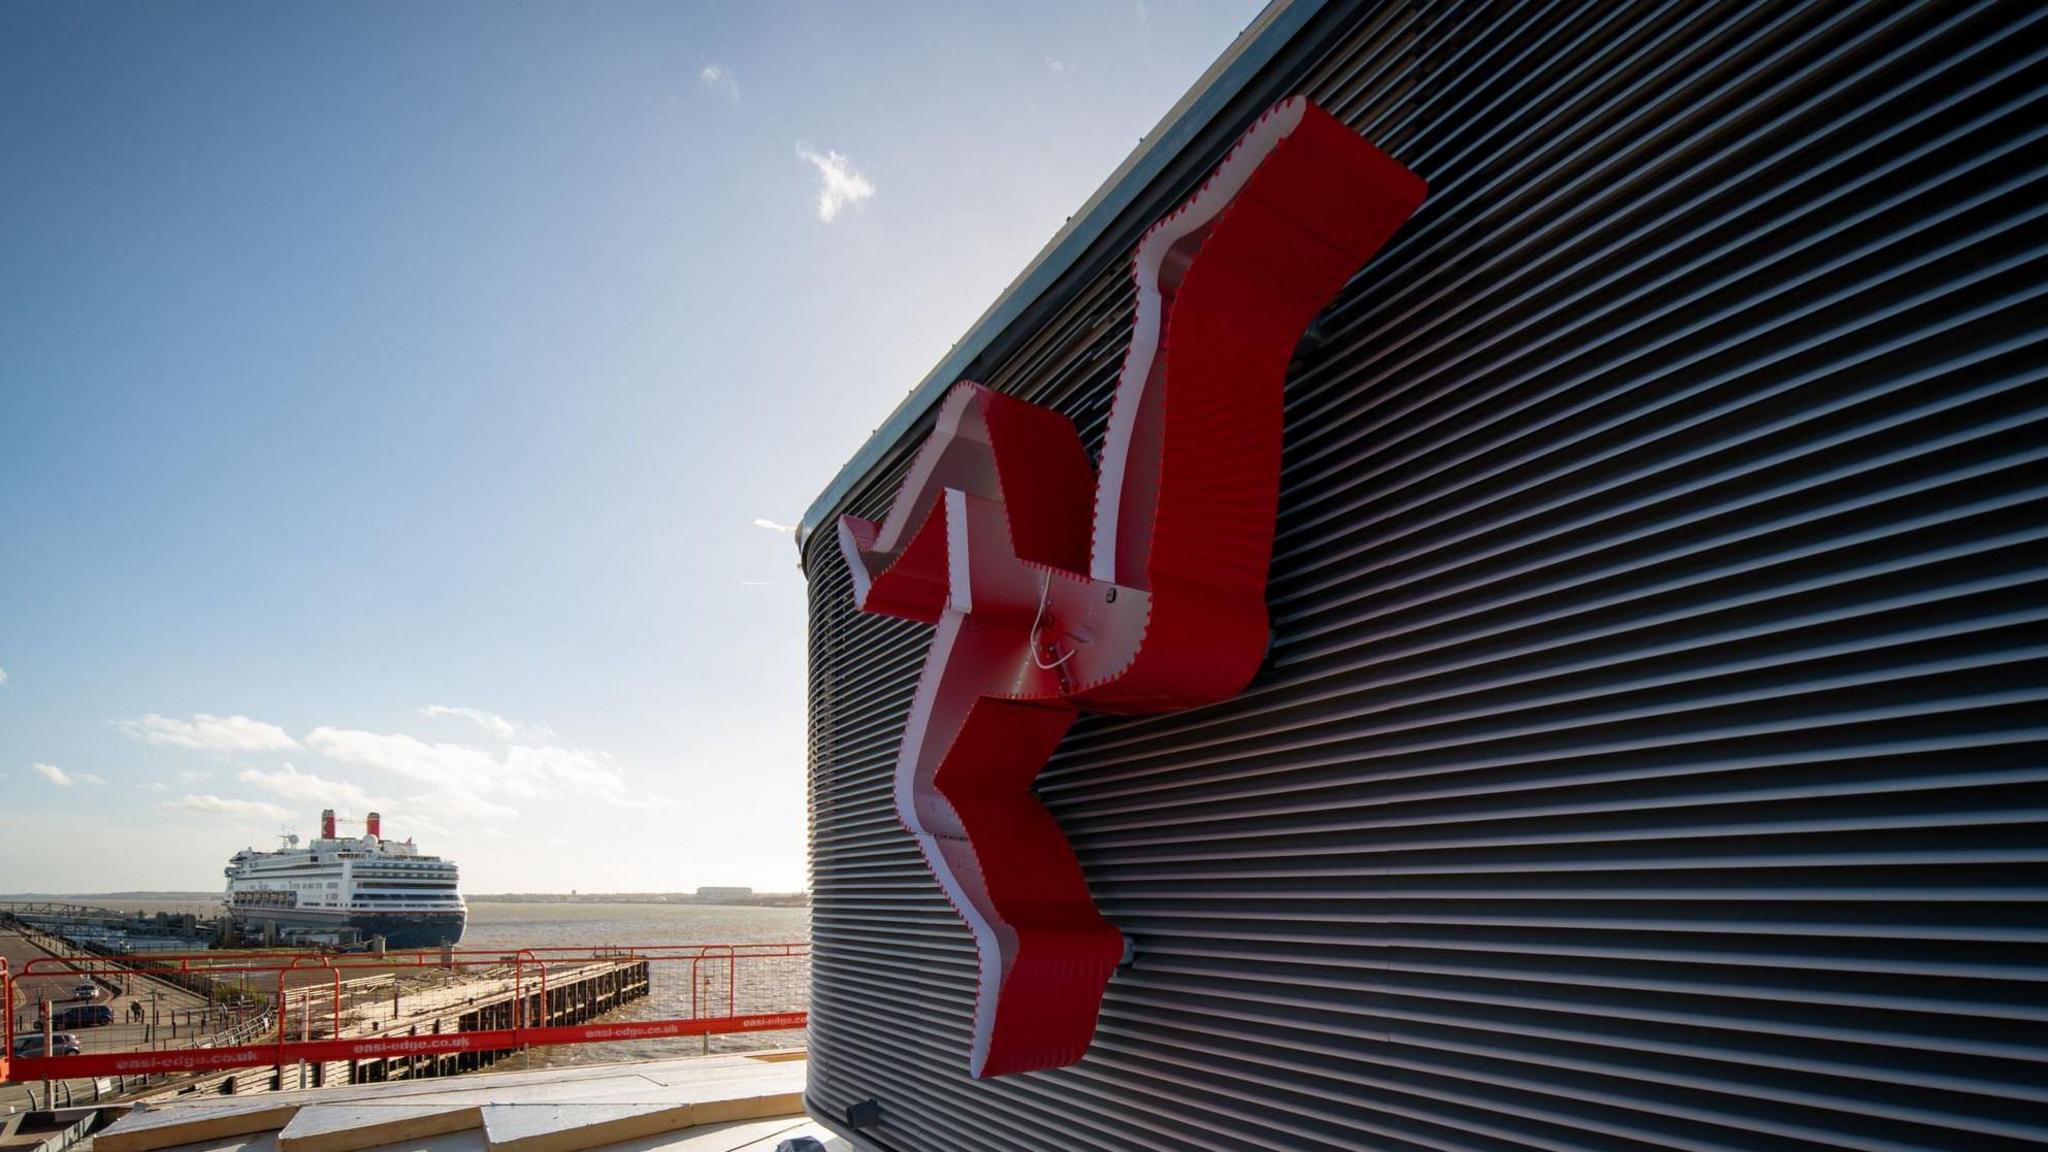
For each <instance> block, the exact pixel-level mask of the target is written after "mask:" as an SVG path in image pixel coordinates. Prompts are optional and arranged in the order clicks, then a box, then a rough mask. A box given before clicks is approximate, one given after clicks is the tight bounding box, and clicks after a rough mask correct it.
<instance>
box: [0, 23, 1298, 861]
mask: <svg viewBox="0 0 2048 1152" xmlns="http://www.w3.org/2000/svg"><path fill="white" fill-rule="evenodd" d="M1257 9H1258V5H1257V4H1255V3H1251V2H1249V0H1235V2H1213V3H1174V4H1167V3H1160V2H1156V0H1155V2H1153V3H1150V4H1145V3H1132V2H1122V3H1110V2H1085V3H1044V4H1040V3H1034V4H1023V5H1020V4H986V5H978V6H968V5H941V4H924V3H912V4H900V5H866V4H863V5H851V4H797V3H772V4H767V3H764V4H754V3H731V4H722V5H712V4H589V5H583V4H578V5H568V4H560V5H557V4H525V5H519V6H511V5H500V4H492V5H475V4H428V5H410V4H364V5H328V6H311V5H294V4H287V5H275V4H247V5H243V4H219V3H191V4H178V5H170V4H157V5H120V6H115V5H101V4H70V3H65V4H11V5H7V6H4V7H0V157H4V158H5V159H4V161H0V165H4V172H5V178H4V179H0V221H4V223H0V673H4V676H5V682H4V684H0V891H81V892H82V891H107V890H116V889H172V888H183V889H210V888H215V887H218V885H219V883H220V872H219V869H220V867H221V865H222V864H223V863H224V861H225V858H226V856H227V855H228V853H229V852H230V851H232V850H233V849H235V848H238V847H241V846H243V845H245V844H249V843H258V844H267V843H269V842H270V837H272V836H273V835H274V834H275V833H276V832H277V830H278V829H279V827H280V825H281V824H282V823H291V824H293V825H295V826H296V827H297V828H298V830H299V831H301V832H303V833H310V832H311V831H313V830H314V826H315V824H316V821H317V813H318V811H319V809H320V808H321V807H323V806H327V805H331V806H334V807H338V808H342V809H344V810H351V811H354V812H356V813H358V814H360V813H361V812H362V811H364V810H365V809H367V808H368V807H372V806H376V807H381V808H382V809H383V811H384V813H385V824H386V831H387V835H390V834H396V835H398V836H400V837H403V836H406V835H408V834H415V835H417V836H418V838H419V840H420V842H421V843H422V845H423V846H424V847H427V848H429V849H432V850H437V851H444V852H446V853H448V854H450V855H453V856H455V857H456V858H457V859H459V860H460V861H461V862H462V863H463V865H464V869H465V887H466V888H468V889H469V890H471V891H479V892H481V891H503V890H567V889H570V888H579V889H583V890H586V891H588V890H673V889H685V888H691V887H695V886H697V885H700V884H727V883H737V884H752V885H755V886H756V887H762V888H782V889H786V888H795V887H799V886H801V885H802V884H803V882H804V861H803V829H804V784H803V778H804V743H803V731H804V694H803V690H804V611H803V587H802V584H801V581H800V577H799V574H798V573H797V571H796V569H795V554H794V551H793V549H792V546H791V542H790V538H789V537H788V536H787V535H785V534H783V533H780V532H776V531H772V530H768V529H764V528H761V527H756V526H755V523H754V522H755V520H756V519H757V518H759V519H765V520H770V521H775V522H780V523H785V524H786V523H791V522H793V521H794V520H795V519H796V518H797V517H798V516H799V515H800V514H801V512H802V510H803V509H804V508H805V506H806V505H808V504H809V502H810V501H811V499H812V498H813V497H814V496H816V494H817V493H818V492H819V491H820V490H821V489H822V488H823V486H824V485H825V483H826V482H827V481H828V480H829V479H830V478H831V476H832V475H833V473H834V472H835V471H836V470H837V468H838V467H839V465H840V464H841V462H843V461H844V460H845V459H846V458H847V457H848V456H850V455H851V454H852V452H853V451H854V450H855V449H856V448H857V447H858V446H859V445H860V443H861V441H862V440H863V439H864V438H865V437H866V435H867V433H868V431H869V430H870V429H871V428H873V427H874V426H875V425H876V424H878V423H879V422H880V421H881V420H882V418H883V417H884V416H885V415H886V414H887V413H888V411H889V410H890V408H892V407H893V406H894V405H895V403H896V402H897V401H898V400H899V399H900V398H901V397H902V395H903V394H904V392H905V391H906V390H908V389H909V388H911V387H912V386H913V385H914V384H916V383H917V381H918V380H919V379H920V378H921V377H922V376H923V375H924V373H925V372H926V371H928V370H929V369H930V367H931V366H932V365H933V364H934V363H936V362H937V361H938V360H939V358H940V357H941V356H942V355H943V354H944V353H945V351H946V349H947V347H948V346H949V345H950V344H951V343H952V342H953V341H954V340H956V339H957V338H959V336H960V335H961V334H962V333H964V332H965V331H966V329H967V327H968V325H969V324H970V323H972V321H973V320H974V318H975V317H976V316H977V315H978V314H979V313H980V312H981V311H982V309H983V308H985V307H986V306H987V305H988V304H989V303H990V302H992V301H993V300H994V298H995V297H996V295H997V294H998V293H999V292H1000V291H1001V290H1002V288H1003V287H1004V285H1006V284H1007V283H1008V282H1009V281H1010V280H1011V279H1012V278H1013V277H1014V276H1016V275H1017V273H1018V272H1020V271H1021V270H1022V269H1023V267H1024V266H1025V264H1026V263H1027V262H1028V261H1029V260H1030V259H1031V257H1032V256H1033V255H1034V254H1035V253H1036V252H1037V251H1038V249H1039V248H1040V247H1041V246H1042V245H1043V244H1044V243H1045V242H1046V241H1047V240H1048V239H1049V238H1050V237H1051V236H1052V234H1053V233H1054V232H1055V231H1056V230H1057V229H1058V228H1059V226H1060V225H1061V223H1062V222H1063V221H1064V220H1065V218H1066V217H1067V215H1068V214H1069V213H1071V212H1073V211H1075V210H1076V209H1077V208H1078V207H1079V206H1080V205H1081V203H1082V202H1083V201H1084V200H1085V199H1086V198H1087V196H1088V195H1089V194H1090V193H1091V192H1092V191H1093V190H1094V189H1095V188H1096V186H1097V185H1098V184H1100V183H1101V182H1102V180H1103V179H1105V178H1106V177H1107V176H1108V174H1109V173H1110V172H1111V171H1112V170H1113V169H1114V168H1115V166H1116V165H1117V164H1118V163H1119V162H1120V161H1121V160H1122V159H1123V158H1124V156H1125V155H1126V154H1127V153H1128V152H1129V151H1130V150H1131V148H1132V147H1133V146H1134V145H1135V144H1136V142H1137V140H1138V138H1139V136H1140V135H1142V134H1143V133H1144V132H1146V131H1147V130H1149V129H1150V128H1151V127H1152V126H1153V124H1154V123H1156V122H1157V120H1158V119H1159V117H1160V116H1161V115H1163V114H1164V113H1165V112H1166V110H1167V109H1168V108H1169V107H1170V106H1171V105H1172V104H1173V102H1174V101H1175V100H1176V99H1178V98H1179V96H1180V95H1181V94H1182V93H1183V92H1184V91H1185V90H1186V89H1187V87H1188V86H1189V85H1190V84H1191V83H1193V81H1194V80H1195V79H1196V77H1197V76H1198V75H1199V74H1200V73H1201V72H1202V70H1203V69H1204V68H1206V67H1207V66H1208V65H1209V63H1210V62H1211V61H1213V60H1214V59H1215V57H1216V56H1217V55H1218V54H1220V53H1221V52H1222V51H1223V50H1224V49H1225V48H1226V47H1227V46H1228V45H1229V43H1230V41H1231V40H1232V39H1233V38H1234V37H1235V35H1236V34H1237V32H1238V31H1239V30H1240V29H1241V28H1242V27H1243V26H1244V25H1245V24H1246V23H1247V22H1248V21H1249V20H1250V19H1251V18H1252V17H1253V16H1254V15H1255V14H1256V12H1257ZM828 191H829V192H830V193H831V194H830V195H829V196H825V193H827V192H828ZM828 216H829V219H827V218H826V217H828Z"/></svg>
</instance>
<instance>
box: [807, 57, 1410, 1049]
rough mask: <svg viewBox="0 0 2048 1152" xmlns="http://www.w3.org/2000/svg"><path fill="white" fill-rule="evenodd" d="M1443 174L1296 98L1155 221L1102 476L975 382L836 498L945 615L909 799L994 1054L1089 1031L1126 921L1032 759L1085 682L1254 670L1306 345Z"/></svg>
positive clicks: (1058, 428) (899, 784) (1221, 679)
mask: <svg viewBox="0 0 2048 1152" xmlns="http://www.w3.org/2000/svg"><path fill="white" fill-rule="evenodd" d="M1423 191H1424V189H1423V184H1422V181H1421V180H1420V179H1419V178H1417V177H1416V176H1415V174H1414V173H1412V172H1409V171H1408V170H1407V169H1406V168H1403V167H1402V166H1401V165H1399V164H1398V163H1395V162H1394V161H1393V160H1392V159H1390V158H1388V157H1387V156H1386V155H1385V154H1384V153H1382V152H1381V151H1380V150H1379V149H1377V148H1375V147H1373V146H1372V145H1371V144H1369V143H1367V142H1366V141H1365V140H1363V139H1361V138H1360V137H1359V136H1358V135H1357V134H1356V133H1354V132H1352V131H1351V130H1350V129H1348V128H1346V127H1344V126H1343V125H1342V124H1340V123H1338V122H1337V121H1336V120H1335V119H1333V118H1331V117H1330V116H1329V115H1328V114H1327V113H1325V112H1324V111H1323V110H1322V109H1320V108H1317V107H1316V106H1315V105H1313V104H1310V103H1309V102H1308V101H1306V100H1304V99H1301V98H1299V97H1296V98H1295V99H1292V100H1288V101H1285V102H1284V103H1281V104H1279V105H1278V106H1276V107H1274V108H1273V109H1272V110H1270V111H1268V112H1267V113H1266V114H1265V115H1264V116H1263V117H1261V118H1260V119H1259V122H1258V123H1257V124H1256V125H1254V126H1253V127H1252V129H1251V130H1250V131H1249V132H1247V133H1245V135H1244V137H1243V139H1241V140H1240V141H1238V144H1237V146H1236V147H1235V148H1234V149H1232V151H1231V153H1230V155H1229V156H1227V157H1225V159H1224V161H1223V163H1222V165H1221V166H1220V167H1218V168H1217V169H1216V173H1215V175H1213V176H1211V177H1210V179H1209V182H1208V183H1207V184H1206V185H1204V186H1203V187H1202V189H1201V190H1200V191H1199V192H1197V193H1196V194H1195V196H1194V198H1193V199H1191V200H1189V201H1188V202H1187V203H1186V204H1184V205H1182V206H1181V207H1180V209H1179V210H1178V211H1176V212H1174V213H1173V214H1172V215H1170V216H1168V217H1166V218H1165V219H1163V220H1161V221H1159V222H1158V223H1157V224H1155V225H1153V226H1152V228H1151V230H1150V231H1148V232H1147V233H1146V234H1145V237H1144V239H1143V240H1141V241H1140V242H1139V244H1138V255H1137V266H1136V270H1135V275H1136V277H1137V284H1138V314H1137V322H1136V331H1134V332H1133V333H1132V336H1131V347H1130V352H1129V353H1128V355H1127V356H1126V358H1125V360H1124V369H1123V375H1122V377H1121V378H1120V379H1119V380H1118V381H1117V389H1116V398H1115V402H1114V404H1113V406H1112V407H1111V409H1110V417H1109V430H1108V433H1107V436H1106V438H1105V443H1104V446H1103V450H1102V471H1101V474H1100V476H1096V475H1094V474H1093V473H1092V472H1091V470H1090V468H1089V466H1088V456H1087V453H1086V452H1085V451H1083V450H1082V447H1081V440H1080V437H1079V436H1078V435H1077V434H1076V433H1075V431H1074V426H1073V424H1072V423H1071V422H1070V421H1069V420H1068V419H1067V418H1066V417H1065V416H1062V415H1060V414H1059V413H1057V412H1054V411H1051V410H1049V409H1046V408H1040V407H1038V406H1037V405H1034V404H1028V403H1025V402H1024V401H1021V400H1017V399H1013V398H1011V397H1009V396H1004V395H1002V394H1001V393H998V392H992V391H990V390H989V389H987V388H984V387H982V386H981V385H979V384H973V383H967V382H962V383H960V384H957V385H955V386H954V388H953V390H952V391H951V392H949V393H947V395H946V398H945V400H944V402H943V403H942V404H941V405H940V407H939V412H938V421H937V425H936V426H935V427H934V428H933V429H932V435H931V438H930V439H929V440H927V441H926V442H925V445H924V447H923V449H922V450H921V451H920V452H919V454H918V457H917V460H916V461H915V462H914V464H913V465H912V467H911V469H910V473H909V475H907V476H906V477H905V478H904V481H903V487H902V490H901V491H899V492H898V493H897V494H896V501H895V503H894V504H892V505H891V506H890V508H889V514H888V516H887V517H886V518H885V519H884V520H883V521H882V523H881V524H879V525H877V524H875V523H874V522H872V521H869V520H861V519H857V518H855V517H852V516H846V517H842V518H841V519H840V521H839V547H840V551H841V552H843V553H844V554H845V556H846V562H847V564H848V566H849V567H850V568H851V569H852V570H853V588H854V599H855V600H856V602H857V603H858V604H859V605H860V607H861V608H862V609H863V610H865V611H868V612H880V613H885V614H887V615H890V616H901V617H905V618H908V619H911V620H922V621H925V622H926V623H932V624H937V625H938V633H937V635H936V636H935V637H934V638H933V640H932V649H931V654H930V656H928V657H927V658H926V660H925V665H924V675H923V677H922V678H921V679H920V680H919V681H918V685H917V697H916V700H915V701H914V703H913V704H912V706H911V711H910V721H909V726H908V728H907V729H906V730H905V731H904V734H903V749H902V752H901V754H900V755H899V757H898V759H897V761H896V810H897V813H898V814H899V815H901V816H902V818H903V822H904V824H905V825H906V826H908V827H909V829H910V831H911V833H912V834H913V835H914V836H916V838H917V843H918V847H919V848H921V849H923V851H924V856H925V859H926V860H927V861H928V862H930V864H931V868H932V871H933V872H934V873H935V874H936V875H937V876H938V878H939V883H940V884H941V885H943V886H944V888H945V890H946V895H947V896H948V897H949V898H950V899H951V900H952V901H953V906H954V907H955V908H956V909H958V910H959V912H960V915H961V917H962V918H963V919H965V920H966V921H967V926H968V927H969V928H970V929H971V930H972V931H973V933H974V943H975V950H976V951H977V953H979V955H980V960H981V987H980V997H979V999H978V1001H977V1002H976V1004H975V1010H974V1053H973V1057H972V1060H971V1063H970V1067H971V1070H972V1071H973V1074H974V1075H975V1076H1000V1075H1003V1074H1005V1073H1009V1072H1026V1071H1030V1070H1033V1069H1038V1068H1053V1067H1058V1066H1060V1065H1063V1064H1072V1063H1073V1062H1075V1061H1076V1060H1079V1059H1080V1058H1081V1056H1082V1054H1083V1053H1084V1052H1085V1051H1087V1048H1088V1042H1089V1039H1090V1038H1091V1037H1092V1036H1093V1035H1094V1032H1095V1017H1096V1012H1097V1010H1098V1009H1099V1007H1100V1005H1101V1002H1102V991H1103V986H1104V985H1105V984H1107V983H1108V981H1109V978H1110V975H1111V974H1112V973H1113V972H1114V971H1115V970H1116V967H1117V964H1118V962H1119V961H1120V960H1121V959H1122V956H1123V951H1124V941H1123V936H1122V934H1121V933H1119V932H1118V931H1117V930H1116V928H1115V927H1114V926H1112V925H1111V924H1110V923H1109V922H1108V921H1107V920H1104V919H1103V918H1102V915H1101V914H1100V913H1099V912H1097V911H1096V909H1095V903H1094V901H1093V900H1092V899H1091V898H1090V897H1089V895H1088V885H1087V882H1086V881H1085V880H1084V879H1083V878H1082V875H1081V869H1080V866H1079V865H1078V864H1077V863H1076V862H1075V860H1074V854H1073V851H1072V850H1071V849H1070V848H1068V846H1067V840H1066V837H1065V835H1063V834H1062V833H1061V831H1060V828H1059V825H1057V824H1055V823H1054V822H1053V819H1052V817H1051V815H1049V814H1048V813H1047V812H1046V810H1045V808H1044V807H1043V806H1042V805H1040V804H1039V803H1038V799H1037V797H1036V796H1034V795H1033V794H1032V792H1031V782H1032V779H1033V778H1034V777H1036V776H1037V775H1038V771H1039V769H1040V768H1041V767H1043V766H1044V764H1045V762H1046V759H1047V757H1049V756H1051V755H1052V752H1053V749H1054V748H1055V747H1057V746H1058V745H1059V742H1060V739H1061V737H1063V736H1065V735H1066V732H1067V729H1068V727H1069V726H1071V725H1072V724H1073V722H1074V717H1075V715H1076V713H1077V711H1078V710H1079V709H1082V708H1086V709H1088V710H1089V711H1093V712H1111V713H1118V714H1123V715H1131V714H1139V713H1147V712H1172V711H1178V710H1180V709H1184V708H1194V707H1198V706H1200V705H1203V704H1209V703H1213V702H1215V701H1218V700H1223V699H1226V698H1228V697H1230V696H1233V695H1235V694H1237V693H1238V692H1239V691H1241V690H1242V689H1243V688H1244V686H1245V684H1246V682H1248V681H1249V680H1250V679H1251V677H1252V674H1253V673H1254V672H1256V671H1257V670H1258V667H1259V663H1260V661H1261V660H1262V659H1263V658H1264V656H1265V652H1266V641H1267V622H1266V568H1267V565H1268V563H1269V562H1270V559H1271V556H1272V551H1273V515H1274V509H1275V505H1276V503H1277V501H1278V498H1279V487H1280V425H1281V384H1282V381H1283V378H1284V376H1285V374H1286V370H1287V363H1288V359H1289V357H1290V356H1292V354H1293V352H1294V346H1295V344H1296V343H1297V342H1299V341H1300V339H1301V334H1302V332H1303V331H1304V330H1305V329H1306V328H1307V327H1308V324H1309V321H1311V320H1313V319H1314V318H1315V316H1316V313H1318V312H1320V311H1322V309H1323V306H1324V305H1325V304H1327V303H1329V301H1330V298H1331V297H1332V296H1334V295H1336V293H1337V291H1338V290H1339V289H1340V288H1342V287H1343V286H1344V283H1345V281H1347V280H1349V279H1350V278H1351V276H1352V274H1353V273H1355V272H1357V271H1358V269H1359V267H1360V266H1361V265H1363V264H1364V263H1365V261H1366V260H1367V259H1368V258H1370V257H1371V256H1372V254H1373V253H1374V252H1376V251H1378V250H1379V247H1380V245H1381V244H1383V243H1385V242H1386V239H1387V237H1389V236H1391V235H1392V234H1393V232H1394V230H1395V229H1396V228H1398V227H1400V226H1401V222H1402V221H1404V220H1406V219H1407V218H1408V216H1409V215H1410V214H1411V213H1413V212H1414V211H1415V209H1416V207H1417V206H1419V205H1420V204H1421V203H1422V197H1423ZM1091 494H1092V495H1091ZM1091 502H1092V504H1093V523H1094V535H1093V539H1092V541H1091V539H1090V535H1089V530H1088V526H1089V523H1090V504H1091Z"/></svg>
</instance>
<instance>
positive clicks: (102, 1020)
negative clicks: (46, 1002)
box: [50, 1004, 114, 1028]
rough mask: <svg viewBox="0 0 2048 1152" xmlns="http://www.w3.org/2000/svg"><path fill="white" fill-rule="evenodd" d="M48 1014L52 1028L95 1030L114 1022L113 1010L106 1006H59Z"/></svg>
mask: <svg viewBox="0 0 2048 1152" xmlns="http://www.w3.org/2000/svg"><path fill="white" fill-rule="evenodd" d="M50 1013H51V1019H50V1026H51V1027H53V1028H97V1027H99V1026H100V1025H102V1024H112V1023H113V1022H114V1010H113V1008H112V1007H110V1006H108V1005H106V1004H59V1005H57V1006H56V1007H54V1008H52V1009H51V1010H50Z"/></svg>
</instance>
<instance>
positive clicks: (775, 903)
mask: <svg viewBox="0 0 2048 1152" xmlns="http://www.w3.org/2000/svg"><path fill="white" fill-rule="evenodd" d="M220 899H221V894H220V893H219V892H18V893H5V894H0V900H50V901H61V902H68V903H90V902H91V901H94V900H119V901H122V902H123V903H130V904H132V903H138V902H144V901H156V902H159V903H165V904H208V903H212V904H218V903H220ZM464 899H465V900H467V901H468V902H469V903H471V904H696V905H705V906H711V907H725V908H730V907H734V906H742V907H744V906H753V907H758V908H804V907H808V906H809V905H810V902H811V896H810V893H808V892H755V893H752V894H750V895H745V896H741V895H731V896H699V895H698V894H697V893H695V892H487V893H482V894H479V895H475V896H470V895H465V896H464Z"/></svg>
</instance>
